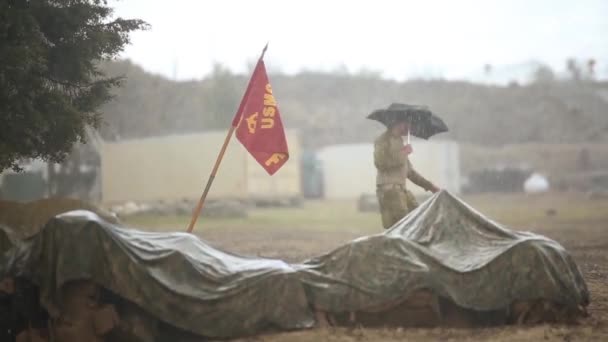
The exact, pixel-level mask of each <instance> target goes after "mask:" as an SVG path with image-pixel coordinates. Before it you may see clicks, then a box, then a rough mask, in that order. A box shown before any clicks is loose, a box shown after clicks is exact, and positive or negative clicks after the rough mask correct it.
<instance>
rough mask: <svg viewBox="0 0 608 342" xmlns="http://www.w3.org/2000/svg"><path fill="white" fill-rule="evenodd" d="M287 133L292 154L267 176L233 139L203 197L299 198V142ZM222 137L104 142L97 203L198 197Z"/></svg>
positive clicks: (210, 134) (206, 135)
mask: <svg viewBox="0 0 608 342" xmlns="http://www.w3.org/2000/svg"><path fill="white" fill-rule="evenodd" d="M286 133H287V134H288V143H289V148H290V153H291V152H292V150H293V152H294V153H295V154H296V155H291V157H290V161H288V162H287V164H285V165H284V166H283V168H281V170H279V171H278V172H277V173H276V174H275V175H274V176H272V177H271V176H269V175H268V174H267V173H266V172H265V171H264V170H263V169H262V167H261V166H260V165H259V164H257V162H256V161H255V159H253V158H252V157H251V156H250V155H249V153H248V152H247V151H246V150H245V148H244V147H243V146H242V145H241V143H240V142H239V141H238V140H237V139H236V138H232V139H231V141H230V143H229V145H228V148H227V150H226V153H225V155H224V158H223V160H222V163H221V164H220V167H219V170H218V173H217V176H216V178H215V180H214V182H213V185H212V187H211V190H210V192H209V196H208V198H209V199H214V198H215V199H217V198H238V199H245V198H248V197H249V196H250V194H252V195H256V196H258V195H260V196H270V197H271V196H285V195H286V193H290V194H291V195H299V193H300V186H299V173H298V172H299V170H298V167H297V161H298V158H299V157H298V156H297V152H298V151H299V147H298V144H299V142H298V139H297V135H296V134H295V132H291V131H290V132H286ZM225 136H226V132H208V133H197V134H185V135H172V136H164V137H154V138H146V139H137V140H125V141H121V142H115V143H114V142H113V143H104V144H103V146H102V159H101V164H102V166H101V174H102V175H101V183H102V184H101V188H102V202H104V203H117V202H124V201H142V202H145V201H159V200H164V201H173V200H181V199H189V200H196V199H198V198H199V197H200V196H201V193H202V192H203V189H204V187H205V185H206V183H207V180H208V178H209V175H210V173H211V170H212V168H213V165H214V164H215V160H216V158H217V156H218V153H219V151H220V149H221V146H222V144H223V142H224V139H225ZM294 169H296V170H295V171H294ZM270 178H273V179H272V180H271V179H270ZM294 183H295V184H294ZM273 184H279V185H281V186H278V185H277V186H276V188H273V187H272V186H271V185H273ZM285 184H286V185H285Z"/></svg>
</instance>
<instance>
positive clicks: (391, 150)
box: [374, 120, 439, 229]
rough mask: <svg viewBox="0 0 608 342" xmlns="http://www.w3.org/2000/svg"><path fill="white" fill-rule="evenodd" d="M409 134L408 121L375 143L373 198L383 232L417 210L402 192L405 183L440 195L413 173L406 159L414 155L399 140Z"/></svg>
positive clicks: (410, 197)
mask: <svg viewBox="0 0 608 342" xmlns="http://www.w3.org/2000/svg"><path fill="white" fill-rule="evenodd" d="M408 131H409V123H408V122H407V121H403V120H400V121H395V122H393V123H392V124H391V125H389V128H388V129H387V130H386V132H384V133H383V134H382V135H381V136H379V137H378V138H377V139H376V141H375V142H374V164H375V165H376V169H377V170H378V173H377V176H376V187H377V188H376V195H377V196H378V202H379V204H380V213H381V215H382V225H383V226H384V229H388V228H390V227H392V226H393V225H394V224H395V223H397V222H398V221H399V220H401V219H402V218H403V217H404V216H405V215H407V213H409V212H410V211H411V210H413V209H414V208H415V207H417V206H418V203H417V202H416V200H415V198H414V196H413V195H412V194H411V193H409V192H408V191H407V189H406V188H405V180H406V179H409V180H410V181H412V182H413V183H414V184H416V185H418V186H420V187H421V188H423V189H425V190H426V191H430V192H433V193H435V192H437V191H439V188H437V187H436V186H435V185H434V184H433V183H431V182H430V181H428V180H426V179H425V178H424V177H422V176H421V175H420V174H418V172H416V171H415V170H414V169H413V167H412V164H411V163H410V161H409V159H408V155H409V154H411V153H412V151H413V150H412V146H411V145H409V144H407V145H405V146H404V145H403V138H402V136H403V135H405V134H407V133H408Z"/></svg>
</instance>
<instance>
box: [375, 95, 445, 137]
mask: <svg viewBox="0 0 608 342" xmlns="http://www.w3.org/2000/svg"><path fill="white" fill-rule="evenodd" d="M367 118H368V119H370V120H376V121H379V122H381V123H383V124H384V125H385V126H386V127H390V126H391V125H392V124H394V123H395V122H399V121H406V122H408V123H410V124H411V126H410V133H411V134H412V135H413V136H416V137H419V138H422V139H428V138H430V137H431V136H433V135H435V134H438V133H443V132H447V131H448V126H447V125H446V124H445V123H444V122H443V120H441V118H439V117H438V116H436V115H434V114H433V113H432V112H431V110H430V109H429V108H428V107H426V106H415V105H408V104H403V103H393V104H391V105H390V106H388V108H386V109H378V110H375V111H374V112H372V113H371V114H370V115H368V116H367Z"/></svg>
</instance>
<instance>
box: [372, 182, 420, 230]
mask: <svg viewBox="0 0 608 342" xmlns="http://www.w3.org/2000/svg"><path fill="white" fill-rule="evenodd" d="M376 196H377V197H378V203H379V204H380V215H381V216H382V226H383V227H384V229H388V228H390V227H392V226H393V225H394V224H395V223H397V222H398V221H399V220H401V219H402V218H403V217H404V216H405V215H407V214H408V213H409V212H410V211H412V210H414V209H416V208H417V207H418V201H416V198H415V197H414V195H413V194H412V193H411V192H410V191H409V190H407V189H405V188H404V187H401V186H394V187H388V188H387V187H379V188H377V189H376Z"/></svg>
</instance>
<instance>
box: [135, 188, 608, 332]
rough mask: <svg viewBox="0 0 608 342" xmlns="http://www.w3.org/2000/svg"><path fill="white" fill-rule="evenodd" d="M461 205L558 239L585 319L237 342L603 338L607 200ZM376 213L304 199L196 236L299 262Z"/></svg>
mask: <svg viewBox="0 0 608 342" xmlns="http://www.w3.org/2000/svg"><path fill="white" fill-rule="evenodd" d="M464 200H465V201H467V202H468V203H469V204H471V205H472V206H473V207H474V208H476V209H478V210H479V211H481V212H482V213H484V214H485V215H486V216H488V217H490V218H492V219H494V220H496V221H498V222H500V223H502V224H505V225H506V226H508V227H510V228H513V229H519V230H527V231H533V232H537V233H540V234H543V235H546V236H548V237H550V238H552V239H554V240H557V241H558V242H560V243H561V244H562V245H563V246H564V247H565V248H566V249H567V250H569V251H570V252H571V253H572V254H573V255H574V257H575V259H576V261H577V262H578V265H579V267H580V268H581V271H582V272H583V274H584V276H585V279H586V281H587V285H588V287H589V289H590V292H591V296H592V298H591V304H590V306H589V307H588V311H589V314H590V317H588V318H586V319H584V320H582V321H581V322H580V323H579V324H577V325H569V326H567V325H540V326H533V327H514V326H511V327H505V328H491V329H437V328H436V329H407V330H405V329H361V328H356V329H344V328H328V329H317V330H309V331H298V332H291V333H281V334H270V335H264V336H257V337H252V338H247V339H241V341H296V342H298V341H302V342H303V341H404V340H414V341H420V340H429V341H436V340H459V341H460V340H467V341H468V340H476V341H477V340H478V341H481V340H484V341H486V340H494V341H496V340H498V341H503V340H504V341H517V340H527V341H540V340H549V341H579V340H580V341H608V198H604V199H597V198H589V197H588V196H586V195H584V194H577V193H561V194H551V195H538V196H525V195H483V196H469V197H464ZM127 223H129V224H132V225H134V226H139V227H147V228H148V229H155V230H156V229H159V230H184V227H185V226H186V225H187V218H185V217H163V218H159V217H138V218H133V219H131V220H128V221H127ZM380 230H381V228H380V221H379V217H378V215H377V214H376V213H360V212H357V210H356V205H355V203H354V202H352V203H351V202H307V203H305V204H304V206H303V207H302V208H295V209H255V210H252V211H250V213H249V217H248V218H247V219H206V220H201V221H200V222H199V223H198V224H197V226H196V231H195V232H196V233H197V234H198V235H199V236H201V237H202V238H204V239H205V240H207V241H210V242H211V243H212V244H213V245H215V246H217V247H220V248H223V249H226V250H230V251H233V252H238V253H241V254H247V255H258V256H264V257H274V258H281V259H284V260H287V261H290V262H297V261H302V260H304V259H306V258H309V257H311V256H314V255H318V254H320V253H324V252H327V251H329V250H331V249H333V248H334V247H336V246H338V245H339V244H341V243H343V242H346V241H348V240H351V239H353V238H356V237H358V236H362V235H367V234H373V233H376V232H379V231H380Z"/></svg>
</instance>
